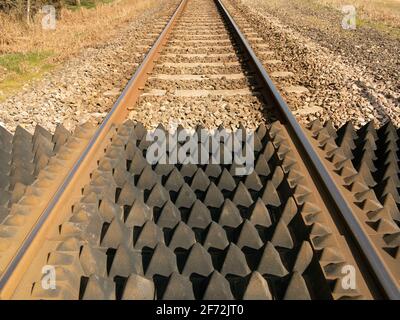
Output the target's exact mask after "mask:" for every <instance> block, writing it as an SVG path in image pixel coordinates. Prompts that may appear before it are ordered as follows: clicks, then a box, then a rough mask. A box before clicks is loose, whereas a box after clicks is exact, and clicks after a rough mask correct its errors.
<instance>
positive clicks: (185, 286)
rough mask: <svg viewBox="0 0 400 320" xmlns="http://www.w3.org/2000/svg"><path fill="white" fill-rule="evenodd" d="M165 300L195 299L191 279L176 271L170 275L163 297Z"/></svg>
mask: <svg viewBox="0 0 400 320" xmlns="http://www.w3.org/2000/svg"><path fill="white" fill-rule="evenodd" d="M162 299H163V300H194V299H195V298H194V293H193V287H192V283H191V282H190V280H189V279H188V278H187V277H185V276H183V275H181V274H179V273H177V272H174V273H172V274H171V276H170V277H169V281H168V284H167V287H166V288H165V292H164V294H163V297H162Z"/></svg>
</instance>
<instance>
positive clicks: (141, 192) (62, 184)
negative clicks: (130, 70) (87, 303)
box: [0, 0, 400, 299]
mask: <svg viewBox="0 0 400 320" xmlns="http://www.w3.org/2000/svg"><path fill="white" fill-rule="evenodd" d="M249 41H251V43H252V44H254V43H256V44H257V39H256V38H254V37H253V38H252V32H251V30H246V32H245V33H242V32H241V31H240V30H239V28H238V26H237V25H236V23H235V21H234V20H233V18H232V17H231V16H230V14H229V12H228V11H227V10H226V8H225V6H224V4H223V1H219V0H216V1H212V0H198V1H195V0H187V1H185V0H184V1H182V2H181V3H180V5H179V6H178V7H177V10H176V12H175V13H174V15H173V16H172V17H171V20H170V21H169V22H168V23H167V25H166V26H165V28H164V30H163V32H162V33H161V35H160V36H159V38H158V40H157V41H156V43H155V44H154V45H153V47H152V48H151V50H150V51H149V53H148V54H147V56H146V58H145V59H144V61H143V62H142V64H141V66H140V67H139V68H138V70H137V71H136V73H135V75H134V76H133V78H132V79H131V81H130V82H129V84H128V85H127V87H126V89H125V90H124V92H123V93H122V95H121V96H120V98H119V99H118V101H117V102H116V104H115V105H114V107H113V108H112V110H111V111H110V113H109V114H108V115H107V117H106V118H105V120H104V121H103V122H102V123H101V124H100V125H99V126H98V127H96V126H95V125H93V124H90V123H88V124H86V125H84V126H81V127H78V128H77V130H76V131H75V132H74V133H73V134H71V133H69V132H68V131H66V130H65V129H63V128H62V127H61V126H60V127H59V128H58V129H57V130H56V131H55V133H54V135H51V134H49V133H48V132H46V131H45V130H43V129H41V128H40V127H38V128H37V130H36V131H35V133H34V135H33V136H31V135H29V134H28V133H26V132H23V131H22V129H18V130H17V132H16V133H15V135H14V136H12V135H11V134H9V133H8V132H6V131H1V132H0V137H1V139H0V142H1V146H2V150H4V152H3V153H2V154H1V155H0V156H1V157H0V160H1V162H0V165H1V169H2V171H0V173H1V174H2V177H4V178H3V179H2V181H5V182H4V183H2V185H1V187H2V188H3V189H2V190H3V191H1V200H2V203H1V204H2V207H1V210H2V211H0V215H1V217H2V219H3V221H2V223H1V225H0V277H1V278H0V290H1V291H0V294H1V298H2V299H154V298H156V299H382V298H390V299H399V297H400V292H399V282H400V268H399V266H400V254H399V246H400V243H399V241H400V230H399V225H400V214H399V209H398V207H399V204H400V196H399V187H400V180H399V158H398V156H399V153H398V150H399V143H400V140H399V136H400V135H399V130H398V129H396V128H394V127H393V126H392V125H391V124H390V123H389V124H387V125H386V126H384V127H382V128H380V129H378V130H376V129H374V128H373V127H372V126H371V125H367V126H365V127H363V128H361V129H359V130H355V129H354V128H352V126H351V124H348V125H346V126H344V127H343V128H340V129H339V130H335V129H334V128H333V127H332V125H330V124H329V123H326V124H321V123H319V122H313V123H311V124H310V125H309V126H308V127H307V128H302V127H300V125H299V124H298V123H297V122H296V120H295V118H294V117H293V115H292V113H291V111H290V109H289V108H288V106H287V105H286V104H285V102H284V101H283V100H282V98H281V97H280V95H279V92H278V91H277V90H276V89H275V87H274V85H273V83H272V81H271V80H270V78H269V76H268V74H267V73H266V72H265V69H264V67H263V66H262V65H261V63H260V62H259V61H258V59H257V57H256V55H255V53H254V51H253V49H252V47H251V45H250V44H249ZM260 47H263V46H260ZM259 49H260V48H259ZM265 50H268V48H265ZM221 107H229V108H230V110H231V112H230V114H231V117H228V118H223V119H220V121H219V124H220V126H219V127H218V128H217V129H216V130H214V131H210V130H208V131H207V132H208V136H209V137H218V146H219V148H217V149H212V148H208V147H209V145H207V147H206V148H203V149H204V150H205V152H206V155H207V156H206V158H207V160H211V161H208V163H207V162H206V163H203V162H202V161H200V163H183V164H182V163H173V162H172V160H171V159H172V153H173V150H172V151H171V150H169V151H170V152H169V153H167V158H168V159H169V160H170V163H166V164H163V163H154V164H151V163H149V162H148V158H147V156H148V154H150V151H151V146H152V143H151V142H149V141H147V140H146V136H147V135H148V134H149V133H151V132H154V130H155V129H158V131H157V132H165V133H167V132H168V129H169V127H168V125H169V124H171V123H173V122H174V121H176V120H177V119H176V117H174V116H172V115H171V114H172V113H175V112H176V111H177V110H178V111H181V112H182V117H181V119H178V120H179V121H178V122H179V123H180V126H178V127H177V131H176V132H177V133H176V134H181V133H182V134H183V135H184V136H185V137H195V136H196V133H200V132H202V131H201V130H202V129H203V128H208V129H210V128H211V127H212V126H213V124H215V119H212V116H213V115H215V114H218V113H217V111H218V108H221ZM174 108H175V109H177V110H175V111H174ZM240 108H241V109H244V110H245V112H246V113H248V114H251V115H252V116H251V117H247V118H246V117H239V116H238V114H239V112H238V109H240ZM154 109H155V110H157V111H159V112H164V113H165V118H164V123H161V124H160V125H159V126H157V128H155V126H154V125H153V124H152V123H150V122H146V121H148V117H146V115H147V114H148V113H151V112H152V110H154ZM241 111H243V110H241ZM188 113H191V114H198V118H199V119H202V121H199V122H198V123H195V122H193V120H191V121H192V122H191V121H188V120H187V118H188V117H187V114H188ZM192 119H196V117H193V118H192ZM138 120H143V123H141V122H139V121H138ZM187 128H192V129H193V128H194V129H195V130H187ZM224 128H226V129H229V131H224ZM244 129H247V133H248V136H249V137H251V138H250V140H247V136H246V135H245V134H243V133H244V131H243V130H244ZM239 130H242V131H239ZM203 131H204V130H203ZM251 133H254V134H253V135H252V134H251ZM217 134H219V135H222V134H226V137H227V139H226V140H223V141H222V142H220V136H218V135H217ZM243 135H244V136H245V139H244V140H243V141H241V146H242V147H244V148H245V149H246V148H253V149H254V151H253V152H252V156H253V157H254V170H253V171H252V172H249V174H245V175H243V174H238V171H237V170H236V169H238V168H239V167H240V166H239V165H238V164H237V163H230V162H229V161H228V162H227V163H225V162H221V161H219V162H218V161H213V160H215V159H217V158H218V155H219V156H221V155H225V153H227V152H228V153H231V151H230V149H226V148H225V147H227V145H229V143H232V141H234V142H233V143H235V141H236V140H235V139H237V138H238V137H243ZM162 142H165V140H164V141H163V140H162V139H161V140H159V141H157V143H158V144H160V145H161V144H162ZM168 143H171V142H168ZM184 146H185V141H181V142H180V143H178V144H177V145H176V150H181V148H182V149H183V148H184ZM197 146H198V148H200V147H201V146H199V145H197ZM203 149H202V150H203ZM253 149H250V150H253ZM26 150H28V151H29V152H26ZM204 150H203V151H204ZM227 150H228V151H227ZM234 155H235V154H232V153H231V157H230V158H233V156H234ZM228 158H229V157H228ZM49 270H50V271H49ZM48 272H49V273H48ZM49 276H50V278H49ZM51 276H55V287H54V288H51V287H50V288H49V287H48V286H46V284H49V282H48V280H49V279H50V280H51V279H52V278H51ZM50 284H51V283H50Z"/></svg>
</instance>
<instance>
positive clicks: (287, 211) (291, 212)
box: [281, 197, 297, 225]
mask: <svg viewBox="0 0 400 320" xmlns="http://www.w3.org/2000/svg"><path fill="white" fill-rule="evenodd" d="M296 214H297V205H296V201H295V200H294V198H293V197H290V198H288V200H287V201H286V204H285V207H284V209H283V213H282V216H281V219H283V221H284V222H285V224H286V225H288V224H289V223H290V221H292V219H293V218H294V216H295V215H296Z"/></svg>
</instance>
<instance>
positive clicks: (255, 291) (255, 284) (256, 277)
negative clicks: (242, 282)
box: [243, 271, 272, 300]
mask: <svg viewBox="0 0 400 320" xmlns="http://www.w3.org/2000/svg"><path fill="white" fill-rule="evenodd" d="M243 300H272V294H271V291H270V290H269V286H268V282H267V281H266V280H265V279H264V278H263V276H262V275H261V274H260V273H259V272H257V271H254V272H252V274H251V276H250V280H249V283H248V284H247V287H246V291H245V292H244V295H243Z"/></svg>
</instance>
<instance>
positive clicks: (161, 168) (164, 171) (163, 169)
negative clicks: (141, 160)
mask: <svg viewBox="0 0 400 320" xmlns="http://www.w3.org/2000/svg"><path fill="white" fill-rule="evenodd" d="M166 162H167V163H157V165H156V167H155V168H154V171H155V172H156V173H157V174H158V175H160V176H167V175H169V174H170V173H171V171H172V170H174V169H175V168H176V167H175V166H174V165H173V164H170V163H168V161H166Z"/></svg>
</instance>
